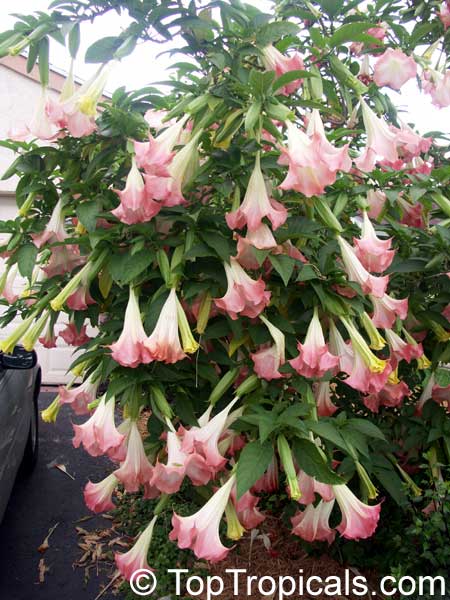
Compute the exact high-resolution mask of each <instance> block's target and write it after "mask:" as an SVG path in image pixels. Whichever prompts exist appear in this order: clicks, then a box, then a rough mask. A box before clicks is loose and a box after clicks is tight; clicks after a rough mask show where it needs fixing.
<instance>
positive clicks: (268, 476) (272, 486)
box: [252, 455, 280, 494]
mask: <svg viewBox="0 0 450 600" xmlns="http://www.w3.org/2000/svg"><path fill="white" fill-rule="evenodd" d="M279 487H280V481H279V477H278V462H277V459H276V456H275V455H274V457H273V458H272V461H271V463H270V464H269V466H268V467H267V471H266V472H265V473H264V475H263V476H262V477H260V479H258V481H257V482H256V483H255V484H254V485H253V487H252V491H253V492H255V493H257V494H259V493H268V494H270V493H272V492H276V491H277V490H278V488H279Z"/></svg>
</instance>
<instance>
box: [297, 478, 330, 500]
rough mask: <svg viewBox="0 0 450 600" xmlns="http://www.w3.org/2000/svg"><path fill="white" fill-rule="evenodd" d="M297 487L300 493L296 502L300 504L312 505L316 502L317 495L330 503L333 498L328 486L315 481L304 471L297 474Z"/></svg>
mask: <svg viewBox="0 0 450 600" xmlns="http://www.w3.org/2000/svg"><path fill="white" fill-rule="evenodd" d="M297 480H298V486H299V488H300V491H301V493H302V495H301V497H300V498H299V500H298V502H299V503H300V504H305V505H307V504H312V503H313V502H314V501H315V500H316V494H319V496H321V498H322V499H323V500H325V501H326V502H330V501H331V500H333V498H334V493H333V489H332V487H331V486H330V485H328V484H326V483H322V482H320V481H317V479H315V478H314V477H311V475H308V474H307V473H305V471H301V470H300V471H299V472H298V474H297Z"/></svg>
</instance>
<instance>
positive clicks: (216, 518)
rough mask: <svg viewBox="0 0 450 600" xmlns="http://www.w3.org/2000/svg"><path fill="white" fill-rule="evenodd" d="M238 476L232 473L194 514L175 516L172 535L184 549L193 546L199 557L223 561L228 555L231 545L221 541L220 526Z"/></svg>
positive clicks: (173, 539) (211, 560)
mask: <svg viewBox="0 0 450 600" xmlns="http://www.w3.org/2000/svg"><path fill="white" fill-rule="evenodd" d="M235 483H236V476H235V475H232V476H231V477H230V478H229V479H228V481H227V482H226V483H225V484H224V485H223V486H222V487H221V488H219V490H218V491H217V492H216V493H215V494H214V495H213V496H211V498H210V499H209V500H208V502H207V503H206V504H205V505H204V506H203V507H202V508H201V509H200V510H199V511H198V512H196V513H195V514H193V515H192V516H190V517H180V516H179V515H177V514H176V513H174V514H173V517H172V526H173V529H172V531H171V532H170V535H169V538H170V539H171V540H172V541H175V540H177V541H178V547H179V548H181V549H185V548H190V549H191V550H192V551H193V552H194V554H195V556H196V557H197V558H199V559H204V560H208V561H210V562H219V561H220V560H223V559H224V558H226V556H227V554H228V552H229V551H230V548H227V547H226V546H224V545H223V544H222V542H221V541H220V536H219V526H220V521H221V520H222V516H223V513H224V512H225V508H226V505H227V503H228V500H229V498H230V495H231V491H232V489H233V486H234V485H235Z"/></svg>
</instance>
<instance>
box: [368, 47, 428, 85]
mask: <svg viewBox="0 0 450 600" xmlns="http://www.w3.org/2000/svg"><path fill="white" fill-rule="evenodd" d="M416 75H417V63H416V61H415V60H414V58H413V57H412V56H407V55H406V54H405V53H404V52H402V51H401V50H400V49H398V48H396V49H395V50H394V49H393V48H388V49H387V50H386V51H385V52H384V53H383V54H382V55H381V56H380V57H379V58H378V59H377V61H376V62H375V66H374V73H373V80H374V81H375V83H376V84H377V85H378V87H382V86H384V85H387V86H389V87H391V88H392V89H394V90H399V89H400V88H401V87H402V86H403V85H404V84H405V83H406V82H407V81H409V80H410V79H412V78H413V77H415V76H416Z"/></svg>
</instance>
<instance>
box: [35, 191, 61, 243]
mask: <svg viewBox="0 0 450 600" xmlns="http://www.w3.org/2000/svg"><path fill="white" fill-rule="evenodd" d="M31 238H32V240H33V242H34V245H35V246H37V247H38V248H41V247H42V246H43V245H44V244H47V243H54V242H63V241H64V240H65V239H66V238H67V232H66V229H65V226H64V213H63V203H62V200H61V198H60V199H59V200H58V202H57V203H56V204H55V207H54V209H53V212H52V216H51V217H50V220H49V222H48V223H47V225H46V226H45V229H44V231H43V232H42V233H39V234H37V233H33V234H31Z"/></svg>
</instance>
